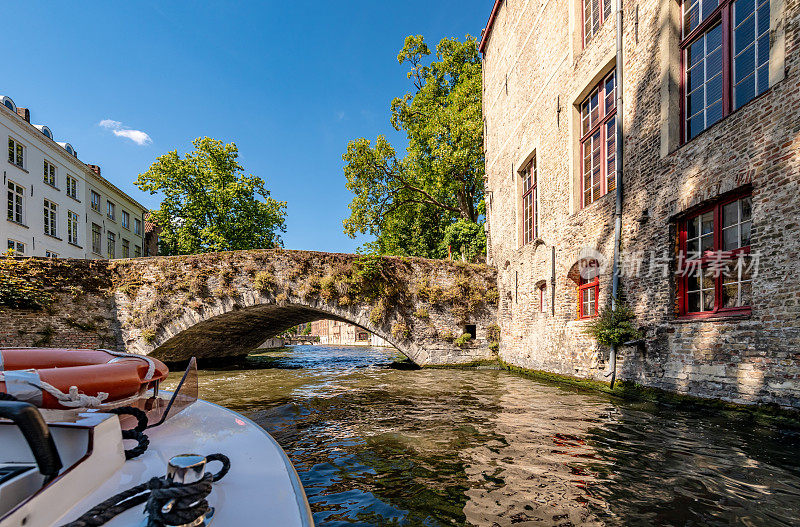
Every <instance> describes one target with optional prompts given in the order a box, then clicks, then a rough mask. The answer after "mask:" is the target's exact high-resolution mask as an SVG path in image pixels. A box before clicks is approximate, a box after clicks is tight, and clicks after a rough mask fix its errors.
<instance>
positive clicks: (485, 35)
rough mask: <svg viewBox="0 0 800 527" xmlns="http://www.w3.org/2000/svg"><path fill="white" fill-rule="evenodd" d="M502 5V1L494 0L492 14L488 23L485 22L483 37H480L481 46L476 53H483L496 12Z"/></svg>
mask: <svg viewBox="0 0 800 527" xmlns="http://www.w3.org/2000/svg"><path fill="white" fill-rule="evenodd" d="M502 3H503V0H495V2H494V7H493V8H492V14H491V15H489V21H488V22H486V28H485V29H484V30H483V35H481V44H480V46H479V47H478V51H480V52H481V53H483V52H484V49H486V43H487V42H488V41H489V35H490V34H491V33H492V26H493V25H494V20H495V18H497V12H498V11H499V10H500V4H502Z"/></svg>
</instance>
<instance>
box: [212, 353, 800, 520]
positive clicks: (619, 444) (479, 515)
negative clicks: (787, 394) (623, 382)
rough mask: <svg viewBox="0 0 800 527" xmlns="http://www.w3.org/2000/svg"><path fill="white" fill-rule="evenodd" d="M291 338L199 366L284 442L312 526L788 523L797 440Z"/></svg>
mask: <svg viewBox="0 0 800 527" xmlns="http://www.w3.org/2000/svg"><path fill="white" fill-rule="evenodd" d="M399 359H400V357H399V356H397V355H395V354H394V352H393V350H388V349H381V348H339V347H323V346H296V347H293V348H290V349H289V350H284V351H278V352H268V353H263V354H260V355H254V356H251V357H250V358H249V359H248V361H247V362H246V363H244V364H242V365H238V366H235V367H230V368H227V369H224V370H220V369H218V370H206V371H201V372H200V395H201V396H202V397H203V398H205V399H208V400H211V401H213V402H216V403H218V404H222V405H224V406H227V407H229V408H232V409H234V410H236V411H239V412H242V413H244V414H245V415H247V416H248V417H250V418H251V419H253V420H254V421H255V422H256V423H258V424H259V425H261V426H263V427H264V428H265V429H266V430H267V431H268V432H269V433H270V434H272V435H273V436H274V437H275V439H277V441H278V442H279V443H280V444H281V445H282V446H283V448H284V449H285V450H286V452H287V453H288V454H289V456H290V457H291V459H292V462H293V463H294V464H295V466H296V468H297V471H298V473H299V474H300V478H301V480H302V482H303V485H304V486H305V489H306V493H307V495H308V499H309V502H310V503H311V508H312V510H313V511H314V520H315V522H316V523H317V525H325V526H337V525H426V526H427V525H429V526H435V525H476V526H483V525H487V526H494V525H500V526H506V525H519V526H527V525H554V526H555V525H557V526H569V525H798V524H800V436H798V435H797V434H796V433H794V432H791V431H786V430H780V429H779V428H777V427H774V426H771V425H770V426H765V425H759V424H757V423H755V422H753V420H752V418H751V417H749V416H743V415H739V414H737V413H730V412H715V413H709V412H705V413H699V412H698V413H693V412H686V411H678V410H672V409H669V408H665V407H655V406H650V405H644V404H639V405H637V404H631V403H626V402H622V401H619V400H617V399H612V398H610V397H608V396H605V395H601V394H595V393H586V392H580V391H577V390H574V389H571V388H565V387H563V386H559V385H552V384H545V383H541V382H537V381H533V380H530V379H527V378H524V377H520V376H518V375H514V374H511V373H508V372H503V371H491V370H427V369H426V370H399V369H395V368H391V367H390V364H391V363H392V362H393V361H395V360H399Z"/></svg>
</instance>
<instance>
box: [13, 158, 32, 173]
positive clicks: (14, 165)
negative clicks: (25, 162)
mask: <svg viewBox="0 0 800 527" xmlns="http://www.w3.org/2000/svg"><path fill="white" fill-rule="evenodd" d="M8 164H9V165H11V166H12V167H14V168H18V169H20V170H22V171H23V172H25V173H26V174H30V172H28V171H27V170H26V169H25V168H23V167H21V166H19V165H18V164H16V163H12V162H11V161H9V162H8Z"/></svg>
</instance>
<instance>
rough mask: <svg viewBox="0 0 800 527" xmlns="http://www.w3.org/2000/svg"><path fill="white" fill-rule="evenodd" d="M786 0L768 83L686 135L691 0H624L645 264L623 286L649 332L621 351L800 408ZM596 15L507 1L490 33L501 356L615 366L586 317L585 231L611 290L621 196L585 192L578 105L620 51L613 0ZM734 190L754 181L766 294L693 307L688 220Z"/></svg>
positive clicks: (490, 152)
mask: <svg viewBox="0 0 800 527" xmlns="http://www.w3.org/2000/svg"><path fill="white" fill-rule="evenodd" d="M601 5H602V2H601ZM611 5H612V7H613V5H614V3H613V1H612V2H611ZM769 9H770V17H769V20H770V27H769V40H770V51H769V88H768V90H767V91H766V92H765V93H763V94H762V95H761V96H759V97H756V98H755V99H753V100H751V101H750V102H749V103H747V104H745V105H744V106H742V107H741V108H739V109H738V110H736V111H734V112H732V113H731V114H730V115H728V116H727V117H725V118H723V119H722V120H721V121H719V122H718V123H716V124H715V125H713V126H711V127H709V128H708V129H707V130H705V131H704V132H702V133H700V134H699V135H698V136H696V137H695V138H693V139H691V140H689V141H686V142H685V143H682V142H681V140H680V138H681V94H680V93H681V81H680V79H681V77H682V70H681V51H680V47H679V40H680V36H679V28H680V20H681V15H680V12H681V10H680V4H679V3H678V2H677V1H675V0H645V1H643V2H634V1H633V0H624V37H623V38H624V45H623V63H624V72H623V82H624V84H623V86H624V115H623V121H622V122H623V131H624V138H625V140H624V143H623V144H624V181H625V184H624V192H625V195H624V201H623V207H624V208H623V220H622V222H623V229H622V259H623V262H626V260H625V259H626V258H628V260H627V263H629V264H633V263H635V262H634V260H637V261H639V265H640V268H639V270H638V272H634V271H635V270H634V269H632V268H628V271H629V272H627V273H623V275H622V285H621V288H622V293H623V295H624V298H625V300H626V301H627V303H628V304H630V305H631V307H632V308H633V309H634V310H635V312H636V315H637V322H638V324H640V325H641V327H642V328H643V329H644V330H645V333H646V338H645V342H644V345H643V346H640V347H631V348H625V349H623V350H622V357H621V362H620V363H619V364H618V378H622V379H627V380H630V381H635V382H637V383H640V384H642V385H645V386H650V387H656V388H662V389H666V390H670V391H675V392H680V393H683V394H691V395H695V396H701V397H711V398H719V399H724V400H728V401H734V402H739V403H775V404H778V405H781V406H784V407H790V408H800V280H797V279H796V278H795V272H796V270H797V268H798V264H797V254H798V251H800V226H799V223H800V200H798V196H800V2H798V0H786V1H784V0H770V1H769ZM582 16H583V15H582V2H580V1H576V0H541V1H536V2H533V1H530V0H506V1H503V0H498V1H497V2H496V4H495V10H494V13H493V15H492V21H491V23H490V26H489V27H487V31H486V33H485V35H484V42H483V43H482V46H483V51H484V62H483V66H484V69H483V73H484V117H485V121H486V139H485V151H486V178H487V179H486V189H487V198H488V199H487V215H488V219H489V225H490V228H489V235H490V240H491V247H490V250H489V258H490V262H492V263H493V264H494V265H495V266H496V267H497V269H498V285H499V290H500V296H501V298H500V305H499V312H498V316H499V325H500V328H501V343H500V358H501V359H502V360H504V361H506V362H508V363H511V364H514V365H517V366H520V367H524V368H528V369H533V370H543V371H548V372H554V373H558V374H564V375H570V376H576V377H582V378H589V379H596V380H604V379H606V377H604V376H603V373H604V369H605V368H606V367H607V359H608V353H609V350H608V349H602V348H600V347H598V346H597V345H596V343H595V342H594V341H593V339H592V338H590V337H589V336H587V335H586V334H585V331H584V328H585V326H586V324H587V321H585V320H578V317H577V316H576V312H577V311H576V310H577V290H576V288H577V286H578V282H577V277H578V274H577V268H578V266H579V265H580V261H581V259H582V252H581V251H582V250H583V249H584V248H590V249H593V250H595V251H597V252H599V253H600V254H601V255H602V260H605V262H607V263H608V267H607V268H606V269H605V272H603V273H602V274H601V276H600V283H599V286H600V287H599V291H600V298H599V304H600V306H601V307H603V306H605V305H607V304H608V303H609V301H610V291H611V265H610V263H611V261H612V255H613V240H614V223H613V222H614V218H613V214H614V207H615V195H614V192H611V193H608V194H606V195H604V196H603V197H601V198H600V199H599V200H597V201H595V202H593V203H591V204H590V205H588V206H586V207H583V208H582V207H581V179H580V178H581V161H582V160H581V157H582V156H581V150H580V138H579V136H580V130H581V121H580V108H579V105H580V103H581V102H582V101H583V100H584V99H585V97H586V96H587V95H588V94H589V93H590V90H591V89H592V88H593V87H594V86H595V85H597V83H598V82H599V81H600V80H601V79H603V77H604V76H605V75H607V74H608V73H609V72H611V71H612V70H613V69H614V68H615V65H616V64H617V59H618V58H617V57H616V56H615V54H616V47H615V23H614V22H615V20H614V15H613V11H612V14H611V16H610V17H608V19H607V20H606V22H605V23H604V24H602V25H601V26H600V29H599V31H598V32H597V33H596V34H595V35H594V37H593V38H592V39H591V40H590V41H589V42H588V43H587V44H586V45H585V46H584V43H583V39H582V25H583V24H582ZM531 159H535V161H536V164H537V169H538V187H537V188H538V209H539V212H538V216H539V218H538V220H539V221H538V238H537V239H535V240H533V241H532V242H530V243H527V244H525V243H522V240H523V237H522V231H521V222H522V206H523V203H522V189H521V175H520V173H519V170H520V169H521V168H522V167H523V166H524V165H525V163H527V162H528V161H529V160H531ZM733 193H742V194H751V195H752V203H753V205H752V234H751V254H758V260H759V267H758V273H757V274H756V275H755V276H754V277H753V282H752V291H753V292H752V303H751V310H750V311H749V312H748V313H739V316H738V317H733V316H709V317H705V318H691V317H686V316H681V312H680V311H678V299H679V293H678V281H679V279H678V278H677V277H676V272H675V271H676V268H677V264H676V258H675V253H676V248H677V239H678V225H679V222H680V221H681V219H682V218H685V217H687V216H688V215H690V214H691V213H692V212H693V211H697V210H699V209H701V208H702V207H705V206H708V205H712V204H714V203H715V202H716V200H719V199H720V198H722V197H725V196H731V195H734V194H733ZM584 254H585V253H584ZM601 263H602V262H601ZM540 294H542V296H543V302H542V300H540V296H539V295H540ZM540 305H541V307H540ZM542 308H543V309H542Z"/></svg>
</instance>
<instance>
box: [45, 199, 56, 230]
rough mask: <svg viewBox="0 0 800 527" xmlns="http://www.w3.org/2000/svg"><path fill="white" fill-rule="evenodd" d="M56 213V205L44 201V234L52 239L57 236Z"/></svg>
mask: <svg viewBox="0 0 800 527" xmlns="http://www.w3.org/2000/svg"><path fill="white" fill-rule="evenodd" d="M57 212H58V205H56V204H55V203H53V202H52V201H50V200H48V199H46V200H44V233H45V234H46V235H48V236H53V237H54V238H55V237H56V236H58V231H57V226H58V219H57Z"/></svg>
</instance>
